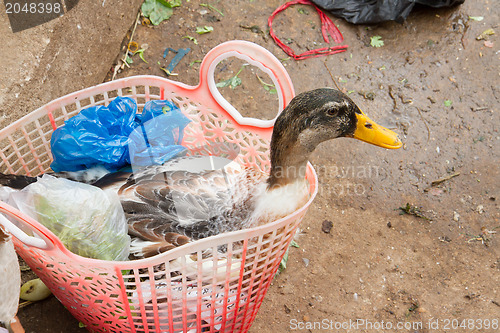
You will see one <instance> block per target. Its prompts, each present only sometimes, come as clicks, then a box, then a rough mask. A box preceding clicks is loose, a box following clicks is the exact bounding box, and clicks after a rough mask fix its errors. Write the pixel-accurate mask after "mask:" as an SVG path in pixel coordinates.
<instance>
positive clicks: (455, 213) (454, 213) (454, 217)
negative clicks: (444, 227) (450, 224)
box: [453, 211, 460, 222]
mask: <svg viewBox="0 0 500 333" xmlns="http://www.w3.org/2000/svg"><path fill="white" fill-rule="evenodd" d="M459 219H460V214H458V213H457V212H455V211H454V212H453V221H455V222H458V220H459Z"/></svg>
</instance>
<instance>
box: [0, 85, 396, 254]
mask: <svg viewBox="0 0 500 333" xmlns="http://www.w3.org/2000/svg"><path fill="white" fill-rule="evenodd" d="M342 137H345V138H355V139H358V140H361V141H364V142H367V143H370V144H374V145H377V146H380V147H383V148H387V149H397V148H400V147H401V146H402V142H401V140H400V139H399V137H398V135H397V134H396V133H395V132H393V131H392V130H389V129H387V128H385V127H382V126H380V125H378V124H376V123H375V122H374V121H372V120H371V119H370V118H368V117H367V116H366V115H365V114H364V113H363V112H362V111H361V110H360V108H359V107H358V106H357V105H356V104H355V103H354V102H353V101H352V100H351V99H350V98H349V97H348V96H347V95H345V94H344V93H342V92H340V91H339V90H336V89H333V88H318V89H314V90H311V91H307V92H303V93H301V94H298V95H296V96H295V97H294V98H293V99H292V100H291V101H290V103H289V104H288V105H287V106H286V107H285V109H284V110H283V111H282V112H281V113H280V114H279V116H278V117H277V118H276V121H275V124H274V128H273V133H272V137H271V142H270V162H271V166H270V171H269V172H265V171H262V170H260V169H257V168H255V167H249V166H245V165H239V164H238V163H236V162H234V161H230V160H228V161H227V163H225V164H224V161H222V164H224V165H223V167H221V168H218V169H215V170H211V169H209V170H207V169H203V168H198V169H197V167H196V166H197V165H199V164H200V162H201V160H202V159H205V158H216V157H210V156H209V157H207V156H195V157H180V158H177V159H173V160H170V161H168V162H166V163H164V164H163V165H151V166H148V167H145V168H143V169H140V170H138V171H132V172H114V173H109V174H106V175H104V176H103V177H101V178H99V179H98V180H97V181H95V182H93V183H92V184H93V185H95V186H97V187H100V188H102V189H103V190H105V191H110V192H113V193H116V194H118V196H119V198H120V202H121V204H122V207H123V210H124V212H125V215H126V219H127V223H128V230H129V234H130V235H131V236H133V237H134V238H135V240H134V241H133V243H132V244H133V246H132V249H131V252H132V253H133V254H134V255H135V256H137V257H151V256H154V255H157V254H159V253H163V252H165V251H168V250H171V249H173V248H176V247H178V246H182V245H185V244H187V243H190V242H193V241H196V240H198V239H202V238H206V237H210V236H214V235H217V234H221V233H224V232H230V231H235V230H241V229H245V228H251V227H255V226H259V225H263V224H265V223H269V222H272V221H275V220H277V219H280V218H282V217H285V216H287V215H289V214H291V213H293V212H294V211H295V210H297V209H298V208H300V207H301V206H303V205H304V204H305V203H306V202H307V200H308V199H309V195H310V194H309V190H308V182H307V181H306V168H307V163H308V160H309V157H310V155H311V154H312V152H313V151H314V150H315V149H316V147H317V146H318V145H319V144H321V143H322V142H325V141H328V140H332V139H336V138H342ZM218 162H221V161H220V158H219V160H218ZM212 164H213V163H212ZM182 165H184V166H186V165H190V166H195V168H194V169H195V170H193V169H189V168H185V167H182ZM4 176H10V178H9V177H7V178H5V177H0V184H2V185H7V186H8V185H9V184H10V185H15V186H17V188H19V187H21V186H20V185H21V184H22V183H25V182H26V181H30V182H32V181H33V180H32V179H30V177H27V176H13V175H4ZM61 176H65V175H62V174H61Z"/></svg>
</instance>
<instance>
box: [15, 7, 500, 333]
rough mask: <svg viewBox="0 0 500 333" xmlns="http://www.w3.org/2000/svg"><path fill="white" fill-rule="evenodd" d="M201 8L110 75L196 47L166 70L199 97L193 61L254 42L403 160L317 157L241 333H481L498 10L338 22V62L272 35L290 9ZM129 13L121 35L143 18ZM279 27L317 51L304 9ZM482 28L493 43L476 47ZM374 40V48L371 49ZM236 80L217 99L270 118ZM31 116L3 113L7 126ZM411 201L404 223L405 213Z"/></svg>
mask: <svg viewBox="0 0 500 333" xmlns="http://www.w3.org/2000/svg"><path fill="white" fill-rule="evenodd" d="M202 3H204V2H203V1H200V0H191V1H183V3H182V6H181V7H178V8H175V10H174V14H173V16H172V17H171V18H170V19H169V20H168V21H165V22H163V23H161V24H160V25H158V26H155V27H151V26H143V25H141V24H139V25H138V26H137V29H136V31H135V35H134V41H136V42H137V43H138V45H139V47H141V48H145V49H146V50H145V51H144V54H143V55H144V58H145V60H147V61H148V63H145V62H143V61H142V60H141V59H140V58H139V56H138V55H135V56H133V57H132V60H133V63H132V64H130V68H125V69H124V70H123V71H121V72H120V73H118V74H117V77H118V78H120V77H126V76H131V75H138V74H153V75H159V76H165V75H166V74H165V73H164V71H163V70H162V69H161V68H160V67H164V66H165V65H166V62H165V60H164V59H163V51H164V50H165V48H167V47H171V48H174V49H178V48H186V47H189V48H190V49H191V50H190V52H189V53H188V54H187V55H186V56H185V57H184V58H183V59H182V60H181V62H180V63H179V65H178V66H177V67H175V70H174V72H175V73H176V74H178V75H176V76H171V77H170V78H173V79H175V80H178V81H181V82H184V83H187V84H191V85H195V84H196V83H197V82H198V69H199V62H198V61H199V60H201V59H202V58H203V56H204V55H205V54H206V53H207V52H208V51H209V50H210V49H211V48H212V47H214V46H215V45H217V44H219V43H221V42H224V41H227V40H232V39H242V40H248V41H252V42H255V43H257V44H260V45H262V46H264V47H265V48H267V49H268V50H270V51H271V52H272V53H273V54H274V55H276V56H277V57H278V58H279V59H281V60H282V62H283V64H284V65H285V66H286V67H285V68H287V70H288V72H289V74H290V77H291V79H292V81H293V83H294V87H295V91H296V93H300V92H303V91H306V90H310V89H313V88H318V87H324V86H330V87H334V82H333V80H336V81H337V84H338V85H339V86H340V88H341V89H342V90H344V91H345V92H346V93H349V95H350V97H351V98H352V99H353V100H354V101H355V102H356V103H357V104H358V105H359V106H360V107H361V109H362V110H364V111H365V113H367V114H368V115H369V116H370V118H372V119H373V120H375V121H377V122H378V123H379V124H381V125H384V126H387V127H389V128H392V129H394V130H395V131H396V132H398V133H399V134H400V136H401V138H402V139H403V141H404V147H403V149H400V150H397V151H389V150H384V149H381V148H378V147H374V146H370V145H367V144H363V143H361V142H358V141H356V140H350V139H339V140H334V141H331V142H327V143H324V144H322V145H321V146H320V147H318V149H317V150H316V151H315V153H314V154H313V156H312V158H311V162H312V163H313V165H314V166H315V167H316V169H317V172H318V177H319V183H320V185H319V193H318V195H317V197H316V199H315V201H314V203H313V204H312V206H311V208H310V209H309V212H308V214H307V215H306V217H305V219H304V221H303V222H302V225H301V232H300V233H299V234H298V236H297V239H296V242H297V243H298V245H299V248H291V250H290V259H289V261H288V267H287V269H286V270H285V271H284V272H282V273H281V274H280V275H279V276H278V277H277V278H276V279H275V281H274V282H273V284H272V286H271V288H270V290H269V292H268V294H267V296H266V298H265V300H264V303H263V305H262V307H261V309H260V312H259V314H258V315H257V318H256V320H255V322H254V324H253V326H252V328H251V330H250V331H251V332H289V331H304V332H320V331H324V330H329V331H331V332H381V331H383V332H400V331H403V332H405V331H407V332H419V333H424V332H476V331H480V330H479V325H480V324H481V323H483V324H484V325H486V321H487V320H489V321H490V322H492V323H494V322H495V320H496V323H497V324H498V321H499V320H500V293H499V286H500V247H499V243H500V235H499V234H498V233H500V209H499V200H500V191H499V189H500V187H499V185H500V167H499V165H500V149H499V148H498V146H499V143H500V142H499V141H500V133H499V127H498V124H499V120H500V119H499V113H498V112H499V110H498V105H499V99H500V77H499V76H500V73H499V68H500V67H499V64H500V62H499V57H500V46H499V45H500V41H499V39H498V30H499V25H498V23H499V22H500V20H499V14H500V9H499V8H498V6H495V5H494V1H491V0H489V1H487V0H477V1H466V2H465V3H464V4H463V5H461V6H459V7H455V8H448V9H440V10H436V9H428V8H417V9H416V10H414V11H413V12H412V14H411V15H410V17H409V18H408V20H407V21H406V22H405V23H403V24H398V23H384V24H379V25H374V26H354V25H350V24H348V23H346V22H345V21H343V20H341V19H338V18H333V20H334V22H335V23H336V24H337V25H338V26H339V29H340V31H341V32H342V33H343V35H344V38H345V44H348V45H349V48H348V49H347V52H344V53H340V54H336V55H332V56H326V57H319V58H313V59H308V60H301V61H295V60H293V59H290V58H288V56H287V55H286V54H285V53H284V52H283V51H282V50H281V49H280V48H279V47H278V46H277V45H276V44H275V43H274V41H273V40H272V39H271V38H270V37H269V36H268V35H267V33H266V29H267V18H268V17H269V15H270V14H271V13H272V12H273V11H274V9H276V8H277V7H278V6H279V5H280V4H282V3H283V1H276V0H273V1H259V0H254V1H252V0H245V1H243V0H241V1H233V2H222V1H211V2H210V4H211V5H212V6H213V7H215V8H217V9H218V10H220V11H221V12H222V13H223V14H224V15H223V16H222V15H221V14H220V13H218V12H217V11H215V10H211V9H210V8H208V7H206V6H201V5H200V4H202ZM81 6H82V5H81V4H79V5H77V6H76V7H75V8H74V9H73V10H74V11H79V10H82V8H79V7H81ZM299 8H300V10H298V9H299ZM111 10H116V9H111ZM129 14H130V13H129ZM131 14H132V15H128V20H129V21H130V18H132V20H131V21H130V24H132V23H133V18H134V17H135V15H136V13H131ZM470 16H472V17H477V16H482V17H484V19H483V20H481V21H478V20H473V19H470V18H469V17H470ZM52 24H54V25H57V23H52ZM129 26H130V25H129ZM199 26H212V27H213V32H210V33H207V34H203V35H198V34H197V33H196V31H195V30H196V27H199ZM253 26H256V27H257V28H255V27H254V29H253V30H252V29H248V27H253ZM274 26H275V31H276V33H277V34H278V35H279V36H280V38H282V40H284V41H286V42H287V43H289V45H290V46H291V47H293V48H294V49H295V50H296V52H297V53H298V52H302V51H305V50H308V49H311V48H316V47H320V46H325V43H324V42H323V40H322V38H321V33H320V23H319V18H318V16H317V14H316V12H315V11H314V9H313V8H312V7H308V6H294V7H292V8H290V9H288V10H287V11H286V12H284V13H281V14H279V16H278V17H277V18H276V20H275V23H274ZM490 28H492V29H494V31H495V32H496V34H494V35H490V36H487V37H486V38H487V40H486V41H485V40H477V38H476V37H478V36H479V35H480V34H481V33H482V32H483V31H485V30H487V29H490ZM93 29H97V30H99V29H100V27H99V25H96V26H94V27H93ZM259 30H260V32H259ZM376 35H378V36H381V37H382V40H383V41H384V45H383V46H382V47H379V48H375V47H372V46H371V45H370V37H371V36H376ZM185 36H191V37H195V38H196V41H197V44H195V43H194V42H193V41H192V40H190V39H189V38H184V37H185ZM122 37H123V43H122V46H121V48H120V47H119V45H118V44H116V45H114V48H112V50H109V49H108V50H107V52H111V51H113V52H114V54H115V58H114V59H112V60H110V61H109V62H108V63H106V67H108V68H112V67H113V66H114V65H115V64H116V61H117V59H119V58H121V57H122V56H123V50H124V49H123V47H124V45H126V44H127V42H128V39H129V37H130V31H129V32H128V34H127V35H125V34H124V35H123V36H122ZM105 40H106V34H103V37H102V41H105ZM99 43H101V42H100V41H97V40H96V41H95V45H97V46H98V45H100V44H99ZM103 43H104V42H103ZM170 59H171V58H167V60H168V61H169V60H170ZM113 61H114V62H113ZM158 63H160V65H159V64H158ZM241 65H242V64H241V63H239V62H238V61H228V62H227V63H225V64H221V65H219V67H218V68H219V70H218V73H217V78H216V81H217V82H219V81H221V80H225V79H228V78H230V77H231V76H233V75H234V74H236V73H235V72H237V71H238V70H239V69H240V68H241ZM92 66H93V63H92V62H86V63H85V68H74V70H75V71H76V72H80V71H84V70H87V71H90V72H91V73H93V74H92V75H90V76H91V77H92V80H94V81H97V82H102V81H104V80H109V79H111V77H112V74H113V73H112V72H107V74H106V73H103V72H102V71H100V72H98V73H97V72H96V71H91V70H89V69H91V68H92ZM95 66H96V68H97V67H99V68H100V66H102V64H101V63H97V62H96V64H95ZM327 68H328V69H329V70H330V71H331V73H332V76H333V78H332V76H331V75H330V73H329V72H328V70H327ZM64 70H67V69H65V68H64V67H59V68H58V67H55V68H52V69H51V71H52V72H57V71H64ZM42 74H43V71H38V72H36V73H35V74H34V75H42ZM239 77H240V78H241V79H242V84H241V86H237V87H235V88H234V89H231V88H229V87H226V88H221V92H222V93H223V95H224V96H225V97H226V98H227V99H228V100H229V101H230V102H231V103H232V104H233V105H234V106H235V107H236V108H237V109H238V110H244V111H242V113H243V114H245V115H247V116H253V117H259V118H272V117H273V115H274V113H275V112H276V110H277V101H276V97H275V95H273V94H270V93H269V92H268V91H266V90H265V89H264V88H263V84H262V83H261V82H259V80H258V79H257V78H256V76H255V75H254V74H253V71H252V70H251V69H250V68H244V69H243V70H242V71H241V73H240V75H239ZM262 79H263V81H265V82H270V79H269V78H266V77H263V78H262ZM20 89H21V90H22V88H20ZM78 89H79V88H78ZM75 90H76V89H75ZM21 93H22V91H21ZM65 93H66V92H65ZM24 96H27V95H26V94H25V95H24ZM59 96H60V95H53V96H50V97H51V98H56V97H59ZM41 101H43V99H41V100H37V101H36V102H35V103H33V104H32V105H34V106H40V105H42V104H43V103H42V104H37V103H40V102H41ZM33 109H34V108H33ZM27 111H28V110H26V108H25V109H23V110H20V111H18V112H17V113H16V112H13V113H10V114H9V115H8V117H9V118H8V120H9V121H12V120H14V119H15V118H18V117H20V116H21V115H23V114H24V113H26V112H27ZM495 147H496V148H495ZM407 204H409V205H410V206H409V208H410V209H409V210H407V213H412V214H407V213H405V212H403V211H402V210H401V209H399V207H406V205H407ZM415 207H416V208H415ZM324 221H330V222H332V224H333V227H332V228H331V230H330V231H329V232H325V231H323V230H322V225H323V224H328V223H327V222H324ZM19 317H20V319H21V321H22V323H23V324H24V327H25V329H26V332H36V333H42V332H51V333H53V332H65V333H66V332H68V333H70V332H80V331H84V329H81V328H79V327H78V322H76V320H75V319H73V318H72V317H71V316H70V315H69V313H68V312H67V311H66V310H65V309H64V308H63V307H62V306H61V305H60V304H59V303H58V301H57V300H55V299H54V298H53V297H52V298H51V299H48V300H46V301H42V302H40V303H37V304H32V305H29V306H27V307H24V308H22V309H20V311H19ZM464 320H465V322H464ZM398 323H402V324H403V326H402V327H399V328H397V327H396V325H397V324H398ZM320 324H321V326H318V325H320ZM353 324H356V325H353ZM464 324H465V327H464V326H463V325H464ZM342 325H343V326H342ZM380 325H382V326H380ZM383 325H385V326H383ZM457 325H458V327H457ZM391 326H392V328H391ZM496 327H497V328H496V329H494V328H490V329H486V330H485V329H484V328H483V329H482V330H481V331H484V332H495V331H498V330H499V329H498V326H496Z"/></svg>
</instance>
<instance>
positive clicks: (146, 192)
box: [94, 165, 264, 257]
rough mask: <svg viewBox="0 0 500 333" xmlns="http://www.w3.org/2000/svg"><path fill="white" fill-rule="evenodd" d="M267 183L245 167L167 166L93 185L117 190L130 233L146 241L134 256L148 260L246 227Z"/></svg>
mask: <svg viewBox="0 0 500 333" xmlns="http://www.w3.org/2000/svg"><path fill="white" fill-rule="evenodd" d="M263 180H264V175H263V174H259V173H258V172H253V171H250V170H248V169H247V168H241V167H238V168H230V167H229V168H228V167H226V168H221V169H217V170H205V171H201V172H191V171H186V170H171V166H169V165H166V166H151V167H147V168H145V169H143V170H141V171H139V172H137V173H133V174H132V173H114V174H110V175H107V176H105V177H103V178H102V179H100V180H99V181H98V182H97V183H95V184H94V185H96V186H99V187H101V188H103V189H105V190H106V189H108V190H113V191H116V193H117V194H118V196H119V198H120V201H121V204H122V206H123V209H124V211H125V215H126V217H127V222H128V228H129V233H130V234H131V235H133V236H137V237H139V238H140V239H142V240H144V241H147V242H142V243H140V242H136V244H140V245H139V246H138V247H136V248H135V249H134V251H133V252H136V253H137V254H139V255H142V256H146V257H147V256H151V255H155V254H157V253H161V252H164V251H167V250H170V249H172V248H175V247H177V246H180V245H184V244H186V243H188V242H190V241H192V240H197V239H201V238H205V237H209V236H213V235H217V234H220V233H223V232H228V231H234V230H239V229H242V228H244V227H245V226H246V225H245V224H246V222H247V221H248V217H249V216H250V214H251V212H252V211H253V205H254V200H253V196H254V195H255V193H254V192H255V190H256V187H255V185H256V184H257V183H259V182H263Z"/></svg>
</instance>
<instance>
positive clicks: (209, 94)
mask: <svg viewBox="0 0 500 333" xmlns="http://www.w3.org/2000/svg"><path fill="white" fill-rule="evenodd" d="M232 56H235V57H238V58H240V59H243V60H244V61H246V62H248V63H250V64H252V65H255V66H257V67H259V68H260V69H261V70H263V71H264V72H266V73H267V74H269V75H270V77H271V78H272V79H273V81H274V84H275V86H276V87H277V92H278V96H279V101H280V106H279V109H280V111H281V110H282V109H283V106H284V105H286V104H287V103H288V102H289V101H290V100H291V98H292V97H293V96H294V91H293V87H292V84H291V81H290V78H289V76H288V74H287V73H286V70H285V69H284V68H283V66H282V65H281V63H280V62H279V61H278V60H277V59H276V58H275V57H274V56H273V55H272V54H271V53H270V52H269V51H267V50H265V49H264V48H262V47H260V46H258V45H255V44H253V43H249V42H244V41H231V42H226V43H223V44H220V45H219V46H217V47H215V48H214V49H212V50H211V51H210V52H209V53H208V54H207V55H206V57H205V58H204V60H203V62H202V64H201V68H200V83H199V84H198V86H195V87H192V86H187V85H184V84H181V83H178V82H174V81H170V80H167V79H164V78H160V77H155V76H136V77H129V78H125V79H121V80H116V81H112V82H107V83H104V84H100V85H98V86H95V87H92V88H88V89H84V90H81V91H78V92H75V93H72V94H69V95H67V96H64V97H61V98H58V99H56V100H54V101H52V102H50V103H48V104H47V105H45V106H43V107H41V108H39V109H37V110H36V111H34V112H32V113H31V114H29V115H27V116H25V117H24V118H22V119H20V120H18V121H16V122H15V123H13V124H11V125H10V126H8V127H6V128H4V129H3V130H1V131H0V159H1V163H0V172H4V173H14V174H27V175H31V176H36V175H39V174H42V173H44V172H45V171H47V170H49V166H50V163H51V161H52V157H51V153H50V136H51V134H52V132H53V130H54V129H55V128H57V126H61V125H62V124H63V122H64V120H66V119H68V118H70V117H71V116H73V115H75V114H77V113H78V112H79V111H80V110H81V109H82V108H85V107H88V106H93V105H107V104H108V103H109V102H110V101H111V100H112V99H113V98H114V97H116V96H128V97H132V98H134V99H135V100H136V101H137V103H138V106H139V109H141V108H142V106H144V104H145V103H146V102H147V101H149V100H156V99H167V100H171V101H173V102H174V103H176V104H177V105H178V106H179V107H180V108H181V110H182V111H183V113H184V114H185V115H186V116H187V117H189V118H190V119H191V120H192V122H191V123H190V124H189V125H188V127H186V129H185V131H184V141H183V145H184V146H186V147H187V148H188V149H189V151H190V153H191V154H202V155H213V154H216V152H213V151H208V150H207V147H211V146H217V145H213V143H223V142H231V143H235V144H238V145H239V147H240V154H239V156H238V157H237V159H236V160H237V161H238V162H239V163H242V164H245V165H253V166H255V167H258V168H261V169H263V170H268V169H269V156H268V150H269V149H268V147H269V141H270V138H271V133H272V124H273V122H274V119H273V120H257V119H253V118H245V117H242V116H241V115H240V114H239V113H238V112H237V111H236V110H235V109H234V107H232V106H231V105H230V104H229V103H228V102H227V101H226V100H225V99H224V98H223V97H222V96H221V95H220V93H219V91H218V90H217V88H216V86H215V80H214V70H215V67H216V65H217V64H218V63H219V62H220V61H221V60H223V59H225V58H228V57H232ZM307 180H308V182H309V184H310V194H311V198H310V200H309V201H308V202H307V204H306V205H304V207H302V208H301V209H299V210H297V211H296V212H294V213H293V214H291V215H289V216H287V217H286V218H283V219H280V220H278V221H275V222H272V223H269V224H266V225H264V226H261V227H257V228H253V229H247V230H241V231H236V232H231V233H226V234H222V235H218V236H214V237H210V238H206V239H203V240H200V241H197V242H194V243H190V244H187V245H185V246H181V247H179V248H176V249H174V250H171V251H169V252H166V253H163V254H161V255H158V256H155V257H152V258H148V259H142V260H136V261H124V262H111V261H102V260H95V259H89V258H83V257H80V256H78V255H75V254H73V253H71V252H69V251H68V250H67V249H66V248H65V247H64V245H63V244H62V243H61V242H60V241H59V239H58V238H57V237H56V236H55V235H54V234H53V233H52V232H50V231H49V230H47V229H46V228H45V227H44V226H43V225H41V224H40V223H38V222H37V221H35V220H33V219H32V218H29V217H27V216H26V215H23V214H22V213H20V212H19V211H17V210H16V209H14V208H12V207H11V206H9V205H7V204H5V203H3V202H0V212H2V213H4V214H5V215H8V216H10V217H11V219H12V218H13V219H14V220H16V223H17V225H19V226H20V227H21V229H22V230H21V229H20V228H18V227H17V226H16V225H15V224H13V223H11V222H10V221H8V220H7V219H6V218H5V217H4V216H3V215H2V214H0V223H2V224H4V225H5V226H6V227H7V228H8V229H9V230H10V231H11V232H12V234H13V235H14V236H15V237H14V243H15V246H16V250H17V252H18V253H19V254H20V255H21V256H22V258H23V259H24V260H25V261H26V262H27V263H28V265H29V266H30V267H31V269H32V270H33V271H34V272H35V273H36V274H37V275H38V276H39V277H40V278H41V279H42V280H43V281H44V282H45V284H46V285H47V286H48V287H49V288H50V289H51V290H52V292H53V293H54V295H55V296H56V297H57V298H58V299H59V300H60V301H61V302H62V303H63V304H64V305H65V306H66V308H67V309H68V310H69V311H70V312H71V313H72V314H73V316H74V317H75V318H77V319H78V320H79V321H81V322H82V323H84V324H85V325H86V327H87V329H88V330H89V331H91V332H206V331H210V332H246V331H248V330H249V328H250V326H251V324H252V322H253V320H254V318H255V316H256V314H257V311H258V309H259V307H260V305H261V303H262V300H263V298H264V295H265V294H266V292H267V290H268V288H269V285H270V283H271V281H272V280H273V277H274V275H275V273H276V271H277V269H278V267H279V263H280V261H281V259H282V257H283V255H284V253H285V252H286V250H287V248H288V245H289V244H290V241H291V239H292V236H293V235H294V233H295V230H296V228H297V226H298V225H299V223H300V221H301V219H302V217H303V216H304V214H305V213H306V210H307V208H308V207H309V205H310V203H311V202H312V200H313V199H314V196H315V195H316V191H317V178H316V174H315V172H314V169H313V168H312V166H311V165H310V164H309V165H308V170H307ZM25 231H26V232H27V233H35V234H36V235H38V237H32V236H28V234H26V233H25ZM220 246H224V247H225V248H226V249H227V252H226V253H225V256H224V257H222V256H221V255H220V254H218V252H217V248H218V247H220ZM207 249H212V253H213V255H212V256H210V257H208V258H207V257H205V256H202V253H204V251H205V250H207Z"/></svg>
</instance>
